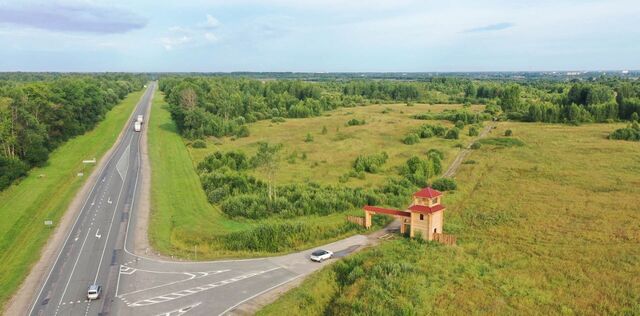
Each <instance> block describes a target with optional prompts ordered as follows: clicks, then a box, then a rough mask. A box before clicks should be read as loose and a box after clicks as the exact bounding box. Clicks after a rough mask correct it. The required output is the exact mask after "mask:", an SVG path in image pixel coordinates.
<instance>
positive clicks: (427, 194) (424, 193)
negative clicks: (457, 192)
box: [413, 187, 442, 199]
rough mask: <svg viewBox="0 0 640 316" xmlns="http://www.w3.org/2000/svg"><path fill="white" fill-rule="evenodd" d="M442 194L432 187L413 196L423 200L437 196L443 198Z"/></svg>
mask: <svg viewBox="0 0 640 316" xmlns="http://www.w3.org/2000/svg"><path fill="white" fill-rule="evenodd" d="M441 195H442V192H440V191H438V190H434V189H432V188H431V187H426V188H424V189H422V190H420V191H418V192H416V193H414V194H413V196H417V197H422V198H430V199H431V198H434V197H436V196H441Z"/></svg>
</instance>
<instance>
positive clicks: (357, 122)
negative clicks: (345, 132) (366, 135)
mask: <svg viewBox="0 0 640 316" xmlns="http://www.w3.org/2000/svg"><path fill="white" fill-rule="evenodd" d="M365 123H366V122H365V121H364V120H358V119H355V118H353V119H350V120H349V121H347V126H356V125H364V124H365Z"/></svg>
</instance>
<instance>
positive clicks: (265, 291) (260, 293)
mask: <svg viewBox="0 0 640 316" xmlns="http://www.w3.org/2000/svg"><path fill="white" fill-rule="evenodd" d="M303 275H304V274H298V275H296V276H294V277H293V278H291V279H289V280H286V281H284V282H282V283H278V284H276V285H274V286H272V287H270V288H268V289H266V290H263V291H261V292H259V293H256V294H254V295H252V296H250V297H247V298H245V299H244V300H242V301H240V302H238V303H237V304H236V305H233V306H231V307H229V308H227V309H226V310H225V311H224V312H222V313H220V314H218V316H221V315H224V314H226V313H228V312H230V311H232V310H233V309H234V308H236V307H238V306H239V305H240V304H242V303H244V302H246V301H248V300H252V299H253V298H255V297H257V296H260V295H262V294H264V293H267V292H269V291H271V290H273V289H275V288H277V287H280V286H282V285H283V284H287V283H289V282H291V281H293V280H295V279H297V278H299V277H301V276H303Z"/></svg>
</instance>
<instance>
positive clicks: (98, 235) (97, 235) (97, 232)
mask: <svg viewBox="0 0 640 316" xmlns="http://www.w3.org/2000/svg"><path fill="white" fill-rule="evenodd" d="M99 233H100V228H98V230H97V231H96V237H97V238H98V239H100V237H102V235H100V234H99Z"/></svg>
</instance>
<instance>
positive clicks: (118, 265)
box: [29, 82, 367, 316]
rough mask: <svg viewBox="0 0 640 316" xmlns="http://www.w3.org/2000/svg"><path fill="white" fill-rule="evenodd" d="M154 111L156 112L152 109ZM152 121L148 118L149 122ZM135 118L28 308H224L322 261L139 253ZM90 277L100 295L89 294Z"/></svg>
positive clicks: (339, 248) (344, 248)
mask: <svg viewBox="0 0 640 316" xmlns="http://www.w3.org/2000/svg"><path fill="white" fill-rule="evenodd" d="M156 86H157V83H155V82H153V83H151V84H149V86H148V88H147V90H146V92H145V94H144V95H143V97H142V98H141V100H140V102H139V103H138V104H137V106H136V108H135V112H134V115H133V116H132V117H133V118H135V117H137V115H138V114H142V115H144V116H145V121H146V119H147V115H146V113H148V112H147V110H148V109H149V107H150V106H151V100H152V98H153V93H154V91H155V89H156ZM151 119H153V117H151ZM145 123H146V122H145ZM146 125H147V124H143V130H142V132H135V131H134V129H133V121H130V122H127V124H126V125H125V126H124V127H123V128H124V131H125V132H124V134H123V136H122V137H121V138H120V140H119V141H118V142H117V143H116V144H114V146H115V149H114V151H113V153H112V155H111V156H110V157H109V158H108V159H109V161H108V162H107V163H106V165H105V167H104V168H103V169H102V170H100V171H96V172H100V174H99V177H97V178H96V181H95V183H92V184H90V185H92V186H93V188H92V189H91V190H90V192H89V193H88V195H87V196H86V198H85V202H84V205H83V206H82V209H81V210H80V212H79V213H78V216H77V218H76V220H75V223H74V225H73V226H72V227H71V230H70V231H69V232H68V235H67V238H66V240H65V242H64V245H63V246H62V247H61V251H60V252H59V253H58V254H57V258H56V259H55V263H54V265H53V267H50V272H49V274H48V275H47V277H46V279H45V281H44V283H43V284H41V286H40V287H39V288H38V290H37V293H38V294H37V297H34V301H33V303H32V305H31V307H30V311H29V313H30V315H101V316H104V315H136V316H141V315H167V316H175V315H185V314H187V315H221V314H226V313H229V312H230V311H232V310H233V309H234V308H235V307H236V306H237V305H238V304H240V303H242V302H244V301H246V300H248V299H251V298H252V297H255V296H257V295H259V294H261V293H263V292H265V291H267V290H270V289H272V288H275V287H278V286H280V285H282V284H284V283H286V282H288V281H291V280H293V279H295V278H298V277H299V276H302V275H306V274H308V273H310V272H312V271H314V270H317V269H319V268H320V267H322V266H323V265H325V264H327V262H324V263H313V262H310V261H309V259H308V253H309V252H308V251H304V252H300V253H294V254H290V255H286V256H281V257H274V258H262V259H248V260H226V261H224V260H223V261H210V262H175V261H162V260H158V259H155V258H150V257H147V256H145V255H144V254H134V253H133V252H132V251H130V249H135V247H134V245H133V242H134V240H135V238H134V237H135V234H136V233H144V232H137V231H134V230H130V229H129V227H135V224H136V220H137V219H136V216H135V215H136V212H135V210H136V207H137V200H139V197H138V195H139V194H140V193H139V191H140V185H139V182H141V179H142V176H141V168H140V165H141V159H142V158H141V155H140V149H141V148H140V137H141V134H142V133H144V132H146ZM366 243H367V238H366V237H364V236H360V235H358V236H353V237H351V238H347V239H344V240H342V241H339V242H336V243H333V244H329V245H326V246H324V247H323V248H324V249H327V250H331V251H333V252H334V253H336V254H338V255H339V256H342V255H346V254H347V253H349V252H352V251H354V250H356V249H357V248H358V247H359V246H362V245H364V244H366ZM91 284H99V285H101V286H102V294H101V296H100V298H99V299H97V300H94V301H91V300H88V299H87V289H88V287H89V285H91Z"/></svg>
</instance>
